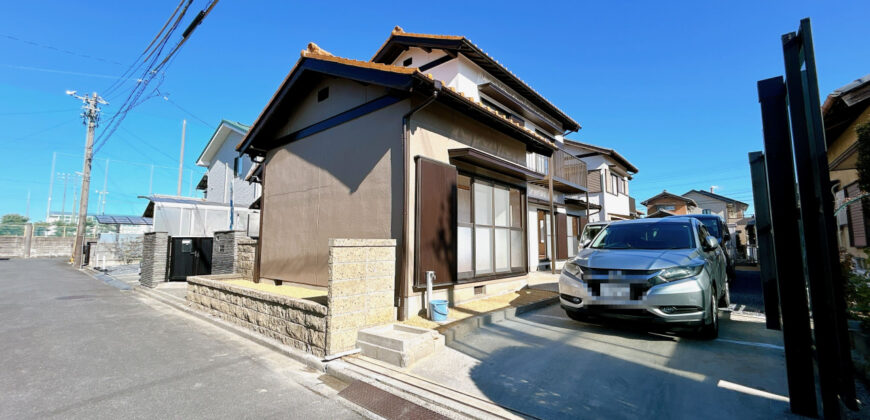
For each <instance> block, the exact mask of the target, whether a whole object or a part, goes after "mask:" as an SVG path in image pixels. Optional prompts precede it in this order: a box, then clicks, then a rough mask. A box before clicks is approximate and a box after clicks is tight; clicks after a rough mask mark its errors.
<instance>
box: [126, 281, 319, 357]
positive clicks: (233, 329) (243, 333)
mask: <svg viewBox="0 0 870 420" xmlns="http://www.w3.org/2000/svg"><path fill="white" fill-rule="evenodd" d="M133 290H134V291H135V292H138V293H140V294H142V295H144V296H146V297H149V298H151V299H154V300H156V301H158V302H160V303H163V304H164V305H167V306H170V307H172V308H173V309H176V310H179V311H182V312H185V313H187V314H188V315H191V316H193V317H196V318H198V319H200V320H203V321H206V322H208V323H210V324H212V325H214V326H216V327H219V328H221V329H223V330H225V331H228V332H230V333H233V334H235V335H237V336H239V337H241V338H244V339H247V340H250V341H253V342H255V343H257V344H259V345H261V346H263V347H266V348H268V349H270V350H273V351H276V352H278V353H281V354H283V355H284V356H287V357H289V358H291V359H293V360H296V361H297V362H300V363H302V364H304V365H305V366H308V367H310V368H312V369H314V370H317V371H320V372H324V373H326V363H324V362H323V361H322V360H320V359H319V358H317V357H315V356H312V355H310V354H308V353H302V352H300V351H299V350H296V349H294V348H290V347H288V346H285V345H284V344H282V343H279V342H278V341H275V340H273V339H271V338H268V337H265V336H261V335H260V334H257V333H256V332H253V331H250V330H247V329H245V328H242V327H239V326H236V325H233V324H230V323H229V322H226V321H224V320H222V319H219V318H215V317H213V316H211V315H208V314H204V313H201V312H199V311H197V310H194V309H192V308H190V307H188V306H187V301H186V300H182V299H180V298H177V297H175V296H171V295H167V294H165V293H161V292H157V291H154V290H152V289H150V288H146V287H143V286H134V287H133Z"/></svg>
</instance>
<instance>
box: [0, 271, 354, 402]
mask: <svg viewBox="0 0 870 420" xmlns="http://www.w3.org/2000/svg"><path fill="white" fill-rule="evenodd" d="M0 320H2V322H0V372H2V374H0V418H14V419H24V418H89V419H90V418H160V419H169V418H184V419H194V418H330V419H343V418H358V417H359V416H358V415H357V414H356V413H355V412H353V411H351V410H349V409H348V405H347V403H342V402H341V401H340V400H339V398H337V397H336V394H337V391H336V390H335V389H333V386H335V387H337V386H338V385H337V384H335V381H334V380H330V379H328V378H326V377H324V376H322V375H320V374H319V373H317V372H314V371H312V370H310V369H308V368H306V367H305V366H303V365H301V364H299V363H296V362H294V361H292V360H289V359H287V358H286V357H283V356H280V355H279V354H277V353H275V352H272V351H270V350H266V349H264V348H263V347H260V346H257V345H254V344H252V343H250V342H248V341H246V340H243V339H240V338H237V337H236V336H234V335H231V334H229V333H227V332H225V331H223V330H221V329H218V328H216V327H214V326H211V325H210V324H208V323H205V322H203V321H201V320H198V319H196V318H193V317H191V316H188V315H186V314H181V313H180V312H179V311H176V310H174V309H168V308H165V309H164V308H163V307H162V306H161V305H159V304H154V303H153V302H152V301H145V300H144V298H142V297H140V295H138V294H136V293H135V292H132V291H122V290H119V289H118V288H115V287H112V286H111V285H108V284H105V283H103V282H101V281H99V280H96V279H94V278H92V277H90V276H88V275H86V274H84V273H80V272H77V271H75V270H72V269H70V268H69V267H68V266H67V265H66V264H65V263H64V262H62V261H60V260H37V259H34V260H0Z"/></svg>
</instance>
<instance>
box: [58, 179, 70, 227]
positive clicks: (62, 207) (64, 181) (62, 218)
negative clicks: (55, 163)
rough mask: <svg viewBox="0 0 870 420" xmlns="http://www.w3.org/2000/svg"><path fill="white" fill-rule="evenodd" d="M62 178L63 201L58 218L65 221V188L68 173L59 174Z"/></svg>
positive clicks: (67, 181)
mask: <svg viewBox="0 0 870 420" xmlns="http://www.w3.org/2000/svg"><path fill="white" fill-rule="evenodd" d="M60 176H61V177H62V178H63V202H62V203H61V204H60V220H62V221H63V222H64V223H66V188H67V184H68V183H69V174H67V173H63V174H60Z"/></svg>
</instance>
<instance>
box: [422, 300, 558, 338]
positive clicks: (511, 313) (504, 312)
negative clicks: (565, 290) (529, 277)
mask: <svg viewBox="0 0 870 420" xmlns="http://www.w3.org/2000/svg"><path fill="white" fill-rule="evenodd" d="M558 302H559V296H558V295H556V296H553V297H551V298H547V299H544V300H539V301H537V302H533V303H530V304H528V305H523V306H517V307H510V308H505V309H501V310H496V311H492V312H487V313H485V314H482V315H477V316H473V317H470V318H466V319H463V320H461V321H456V322H454V323H452V324H448V325H445V326H443V327H439V328H437V329H436V330H437V331H438V332H440V333H441V334H443V335H444V344H445V345H448V346H449V345H450V344H451V343H453V341H455V340H459V339H461V338H463V337H465V336H467V335H468V334H470V333H472V332H473V331H474V330H476V329H478V328H481V327H484V326H486V325H492V324H494V323H497V322H501V321H504V320H505V319H510V318H515V317H516V316H517V315H520V314H523V313H526V312H531V311H534V310H535V309H540V308H543V307H546V306H550V305H553V304H555V303H558Z"/></svg>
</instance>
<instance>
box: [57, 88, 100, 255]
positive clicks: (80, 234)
mask: <svg viewBox="0 0 870 420" xmlns="http://www.w3.org/2000/svg"><path fill="white" fill-rule="evenodd" d="M67 94H68V95H70V96H72V97H74V98H76V99H80V100H81V101H82V102H83V103H84V106H82V109H83V112H82V118H83V119H84V123H85V125H86V126H87V128H88V132H87V136H86V138H85V159H84V164H83V165H82V166H83V168H82V193H81V201H80V202H79V214H78V224H77V225H76V240H75V244H74V245H73V252H72V258H71V260H72V262H73V264H74V265H75V267H77V268H81V266H82V261H83V258H82V257H83V255H82V253H83V250H84V242H85V226H86V222H87V217H88V195H89V192H90V188H91V162H92V161H93V153H94V131H95V129H96V127H97V124H98V122H99V118H100V107H99V106H100V105H105V104H107V102H106V101H105V100H103V98H101V97H99V96H97V93H96V92H94V93H93V94H92V95H91V96H86V95H84V96H82V95H76V93H75V91H72V92H71V91H67Z"/></svg>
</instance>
